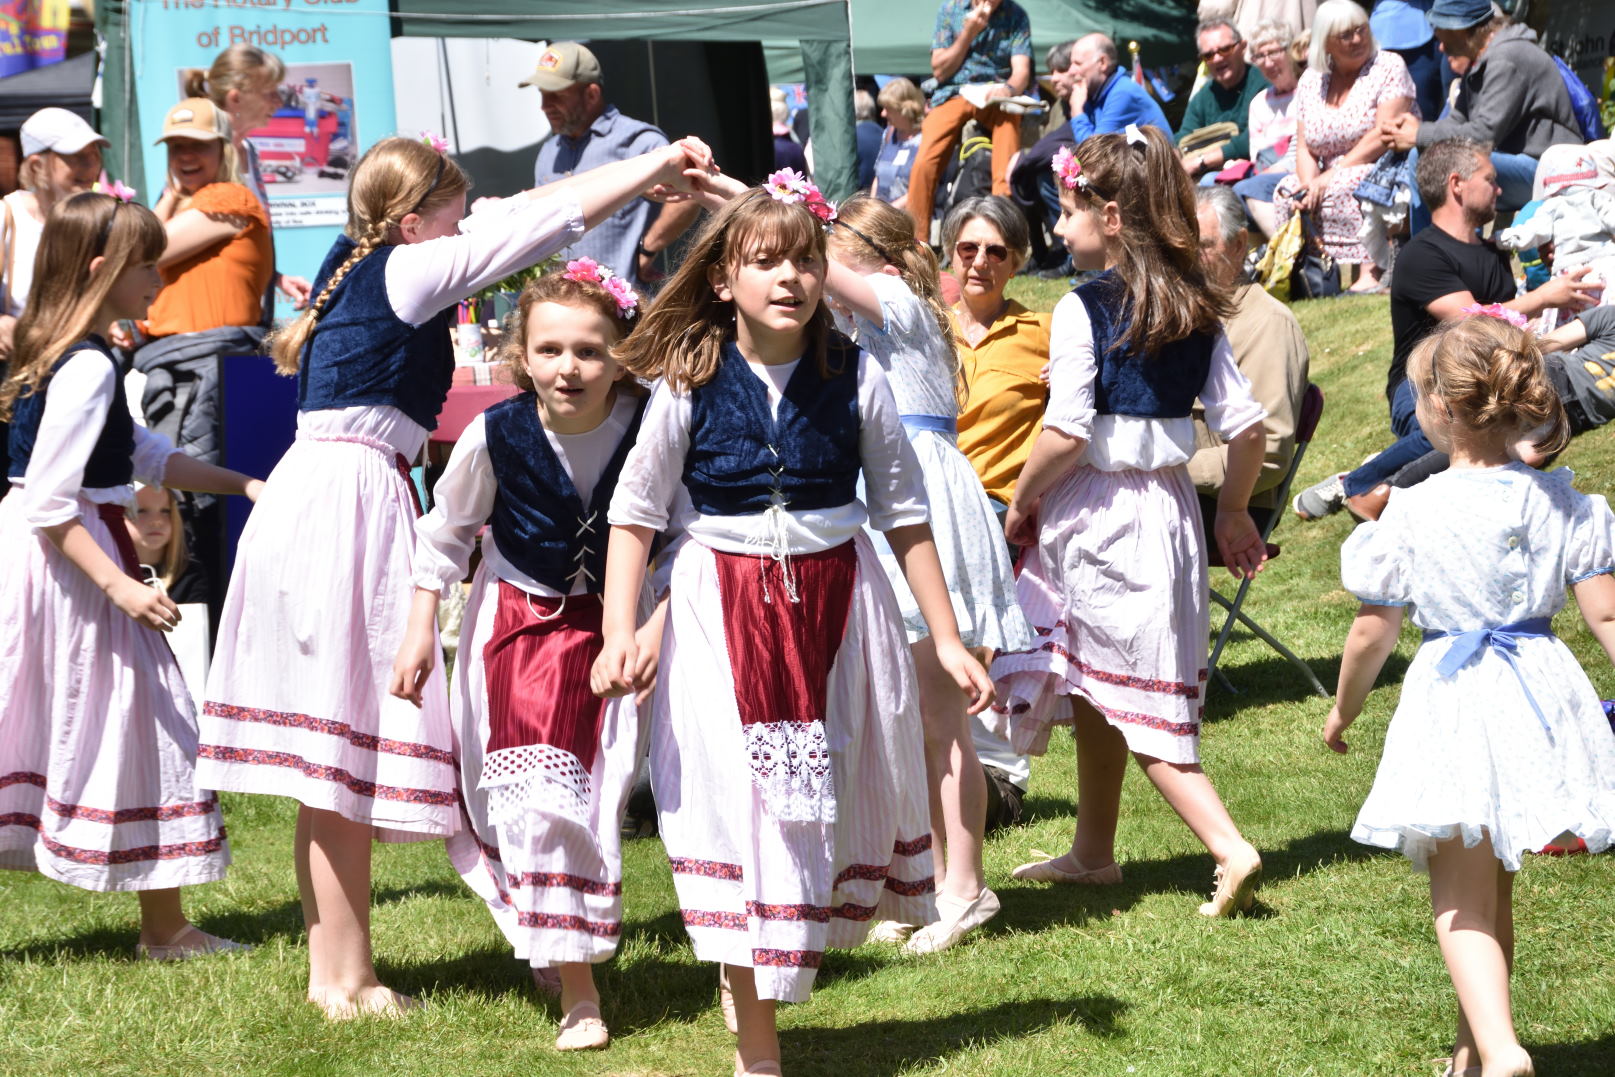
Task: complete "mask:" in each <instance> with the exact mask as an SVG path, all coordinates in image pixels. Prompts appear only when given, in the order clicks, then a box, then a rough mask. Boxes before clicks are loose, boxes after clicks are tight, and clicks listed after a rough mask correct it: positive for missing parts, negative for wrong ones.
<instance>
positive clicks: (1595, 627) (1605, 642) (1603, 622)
mask: <svg viewBox="0 0 1615 1077" xmlns="http://www.w3.org/2000/svg"><path fill="white" fill-rule="evenodd" d="M1570 590H1571V593H1573V594H1574V595H1575V596H1576V605H1577V606H1579V607H1580V608H1581V619H1582V620H1584V621H1586V622H1587V628H1588V630H1589V631H1590V632H1592V634H1593V637H1594V638H1595V639H1597V640H1598V645H1599V646H1600V647H1602V648H1604V653H1605V654H1606V655H1608V656H1609V660H1610V661H1611V662H1615V576H1611V575H1610V574H1609V573H1607V572H1606V573H1602V574H1600V575H1597V576H1589V577H1587V578H1586V579H1585V580H1582V581H1581V582H1580V583H1578V584H1576V585H1575V586H1574V587H1572V588H1571V589H1570Z"/></svg>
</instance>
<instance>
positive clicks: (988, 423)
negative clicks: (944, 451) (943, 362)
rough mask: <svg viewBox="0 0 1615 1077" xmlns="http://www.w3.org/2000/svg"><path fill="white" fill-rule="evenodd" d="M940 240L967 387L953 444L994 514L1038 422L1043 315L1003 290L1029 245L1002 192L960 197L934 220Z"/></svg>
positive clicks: (1044, 360)
mask: <svg viewBox="0 0 1615 1077" xmlns="http://www.w3.org/2000/svg"><path fill="white" fill-rule="evenodd" d="M942 245H943V251H944V253H945V255H946V257H947V258H948V259H949V263H950V265H949V268H950V269H951V270H952V272H953V275H954V276H955V277H957V278H958V280H959V293H960V294H959V302H958V303H956V304H955V305H954V307H953V313H954V326H955V339H956V341H957V342H958V346H959V360H960V367H961V370H962V376H963V377H964V382H965V390H966V393H967V396H966V399H965V403H964V407H963V408H962V409H961V410H960V412H959V449H960V450H961V451H962V452H963V453H964V454H965V456H967V457H969V459H970V463H971V465H972V466H974V467H975V469H976V474H977V475H979V476H981V484H982V485H983V486H984V487H986V488H987V494H988V496H989V497H991V498H992V499H993V501H994V502H995V503H996V506H997V507H998V510H999V512H1000V513H1002V512H1003V510H1004V508H1005V507H1006V506H1007V505H1008V504H1009V499H1010V497H1011V495H1013V494H1014V492H1015V480H1016V478H1018V477H1019V476H1020V473H1021V467H1022V465H1024V464H1025V463H1026V457H1027V454H1028V453H1030V452H1031V451H1032V442H1033V441H1035V440H1036V439H1037V435H1038V431H1039V430H1040V429H1042V426H1043V408H1044V405H1045V404H1047V403H1048V396H1049V391H1048V386H1046V385H1044V384H1043V381H1042V378H1041V376H1040V375H1041V374H1042V371H1043V368H1044V367H1045V366H1046V365H1047V364H1048V361H1049V315H1048V314H1047V313H1046V312H1038V311H1030V310H1027V309H1026V308H1025V307H1023V306H1022V305H1021V304H1020V303H1017V302H1016V301H1015V300H1013V299H1008V298H1006V297H1005V295H1004V288H1005V286H1006V285H1008V284H1009V280H1010V278H1011V277H1013V276H1014V275H1015V271H1016V270H1017V269H1019V268H1020V267H1021V264H1022V263H1023V262H1025V261H1026V256H1027V252H1028V250H1029V249H1030V240H1029V237H1028V235H1027V229H1026V217H1025V216H1024V215H1023V214H1022V213H1021V211H1020V209H1019V207H1017V206H1016V205H1015V204H1014V203H1013V202H1011V201H1010V200H1009V199H1007V198H1001V197H997V196H994V197H989V198H967V199H965V200H964V201H963V202H960V203H959V204H958V205H956V206H954V207H953V209H952V210H951V211H949V213H948V216H947V219H946V220H944V221H943V222H942Z"/></svg>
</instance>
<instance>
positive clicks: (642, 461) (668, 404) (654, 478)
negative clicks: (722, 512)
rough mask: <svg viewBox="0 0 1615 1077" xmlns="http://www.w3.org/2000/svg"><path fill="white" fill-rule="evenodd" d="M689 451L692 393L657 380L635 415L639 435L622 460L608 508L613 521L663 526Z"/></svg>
mask: <svg viewBox="0 0 1615 1077" xmlns="http://www.w3.org/2000/svg"><path fill="white" fill-rule="evenodd" d="M689 451H690V398H689V396H688V395H687V394H684V393H676V392H674V391H673V390H672V389H670V388H668V386H667V383H666V382H657V384H656V387H655V388H654V389H652V390H651V395H650V402H649V403H648V404H646V405H645V414H644V416H643V417H642V418H641V419H640V420H639V436H638V437H637V438H636V439H635V441H634V447H633V448H632V449H630V450H629V451H628V458H627V459H626V460H624V461H623V465H622V472H621V473H620V474H619V475H618V477H617V488H616V490H614V491H613V492H612V495H611V508H610V509H609V510H608V512H607V513H606V519H607V521H608V522H609V523H610V524H611V525H612V526H613V527H648V528H650V529H651V530H652V531H665V530H667V524H668V520H669V519H670V518H671V516H672V512H673V507H674V503H675V502H676V501H677V499H678V495H679V492H680V490H682V489H683V484H684V458H685V456H686V455H688V453H689Z"/></svg>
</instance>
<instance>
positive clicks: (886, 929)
mask: <svg viewBox="0 0 1615 1077" xmlns="http://www.w3.org/2000/svg"><path fill="white" fill-rule="evenodd" d="M912 934H914V925H913V924H905V923H901V922H900V921H897V920H876V921H875V922H874V923H873V924H870V925H869V934H867V935H865V936H864V941H865V942H907V941H908V937H909V936H910V935H912Z"/></svg>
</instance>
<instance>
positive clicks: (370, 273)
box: [297, 236, 454, 430]
mask: <svg viewBox="0 0 1615 1077" xmlns="http://www.w3.org/2000/svg"><path fill="white" fill-rule="evenodd" d="M353 247H354V243H353V240H351V239H349V238H348V237H347V236H339V237H338V238H337V241H336V243H335V244H334V245H333V246H332V247H331V253H329V254H327V255H326V256H325V264H324V265H322V266H321V267H320V272H319V276H318V278H317V279H316V280H315V281H314V294H315V295H319V294H320V291H321V290H322V289H324V287H325V282H326V280H328V279H329V278H330V276H331V274H332V273H334V272H336V269H337V267H338V266H340V265H341V264H342V263H343V262H345V261H347V258H348V254H349V253H350V252H351V251H352V250H353ZM395 249H396V248H394V247H390V246H389V247H382V248H381V249H380V250H377V251H375V252H374V253H372V254H370V255H369V256H368V257H366V258H365V259H364V260H363V261H361V262H360V263H359V264H358V265H356V266H354V267H353V268H352V269H351V270H349V271H348V274H347V276H345V277H343V278H342V283H341V284H338V285H337V286H336V291H335V292H333V293H332V294H331V297H330V299H328V300H326V303H325V309H324V312H323V313H322V314H321V315H320V320H319V321H318V322H316V323H315V326H314V332H313V334H312V336H311V337H310V338H309V344H308V347H307V348H305V349H304V351H303V363H302V366H301V368H300V369H299V370H298V372H297V379H298V381H297V406H298V408H299V409H300V410H302V411H322V410H325V409H327V408H351V407H354V406H356V405H360V404H371V405H381V404H385V405H391V406H392V407H395V408H397V409H398V410H399V411H401V412H403V413H404V414H405V415H407V416H409V417H410V418H411V419H413V420H414V421H415V422H417V423H419V424H420V425H421V426H423V427H425V428H426V429H428V430H431V429H432V428H433V427H435V426H437V414H438V412H440V411H442V410H443V401H444V400H446V399H447V398H448V395H449V382H450V380H451V379H452V377H453V375H454V353H453V350H452V346H451V345H450V343H449V323H450V320H451V319H452V317H453V314H454V312H453V309H452V308H450V309H446V310H442V311H439V312H438V313H437V314H434V315H433V316H432V317H430V318H428V319H427V320H426V321H424V322H422V323H421V324H420V325H410V324H409V323H408V322H405V321H403V320H402V319H400V318H399V317H398V315H397V314H395V313H393V307H392V304H391V303H390V302H388V300H387V259H388V258H390V257H392V253H393V251H394V250H395Z"/></svg>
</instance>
